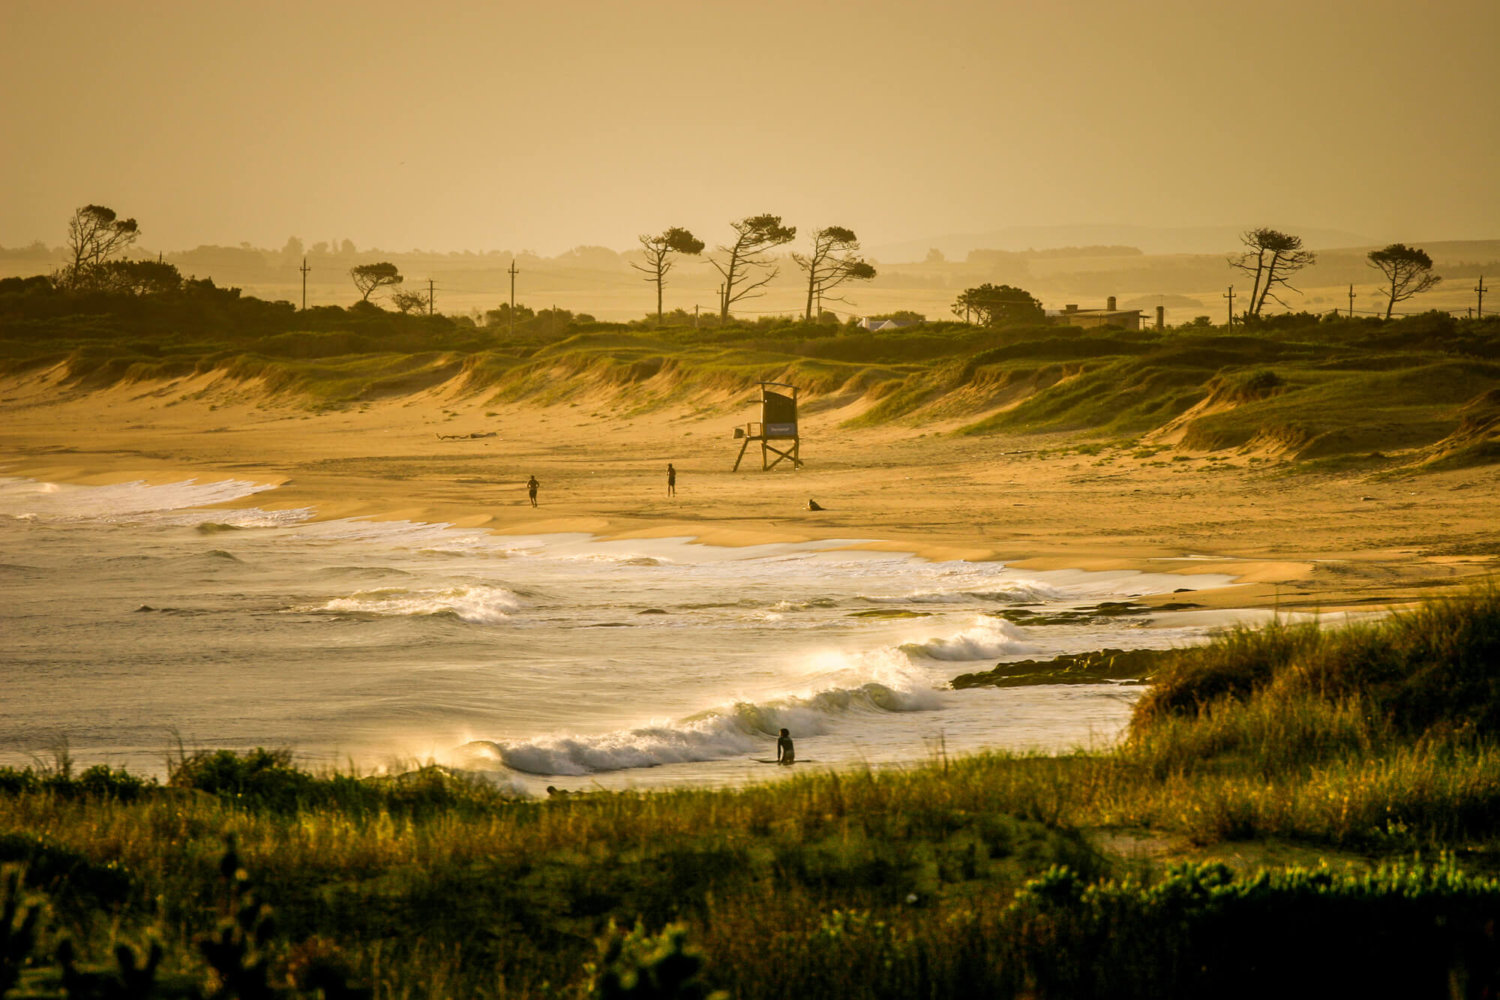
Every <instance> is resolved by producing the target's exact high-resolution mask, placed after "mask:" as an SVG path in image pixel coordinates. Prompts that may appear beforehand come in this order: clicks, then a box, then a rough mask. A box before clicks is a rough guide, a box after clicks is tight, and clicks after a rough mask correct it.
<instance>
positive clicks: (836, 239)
mask: <svg viewBox="0 0 1500 1000" xmlns="http://www.w3.org/2000/svg"><path fill="white" fill-rule="evenodd" d="M792 259H793V260H795V261H796V262H797V266H798V267H800V268H802V270H804V271H806V272H807V312H806V314H805V315H804V317H803V318H804V319H807V320H811V319H812V318H813V301H814V299H816V300H817V301H819V302H821V301H822V299H823V296H824V295H825V294H826V293H828V292H831V291H833V289H835V288H837V287H838V286H840V285H842V284H843V283H844V282H846V281H850V280H861V281H867V280H869V279H870V278H873V277H875V268H874V266H873V265H871V264H870V263H869V262H868V261H865V260H862V259H860V257H859V239H858V237H856V236H855V235H854V230H852V229H845V228H844V227H843V226H828V227H826V228H824V229H819V230H818V231H817V232H815V233H813V248H812V253H810V254H808V255H807V256H805V257H804V256H803V255H802V254H800V253H794V254H792ZM834 301H838V302H842V301H843V299H835V300H834Z"/></svg>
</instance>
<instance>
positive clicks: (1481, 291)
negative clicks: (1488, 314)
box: [1474, 274, 1484, 319]
mask: <svg viewBox="0 0 1500 1000" xmlns="http://www.w3.org/2000/svg"><path fill="white" fill-rule="evenodd" d="M1474 291H1476V292H1478V293H1479V318H1480V319H1484V275H1482V274H1481V275H1480V276H1479V284H1477V285H1475V286H1474Z"/></svg>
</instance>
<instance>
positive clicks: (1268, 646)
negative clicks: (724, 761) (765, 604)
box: [0, 590, 1500, 998]
mask: <svg viewBox="0 0 1500 1000" xmlns="http://www.w3.org/2000/svg"><path fill="white" fill-rule="evenodd" d="M1497 662H1500V593H1497V592H1495V591H1493V590H1490V591H1482V592H1477V593H1471V594H1467V595H1464V596H1461V597H1454V598H1450V599H1446V600H1442V601H1434V602H1429V603H1427V604H1425V605H1423V606H1422V607H1420V608H1419V609H1417V610H1414V611H1411V612H1407V613H1402V614H1398V615H1395V616H1392V617H1391V618H1388V619H1386V620H1383V621H1381V622H1378V623H1375V624H1368V625H1357V626H1349V627H1344V628H1340V629H1334V630H1320V629H1318V628H1316V627H1314V626H1288V625H1274V626H1271V627H1269V628H1266V629H1261V630H1254V631H1252V630H1239V631H1235V632H1232V633H1229V634H1227V635H1225V636H1223V637H1221V638H1219V639H1218V640H1217V641H1215V642H1213V643H1211V644H1209V645H1208V646H1205V647H1201V648H1195V649H1190V650H1185V651H1182V652H1180V653H1179V654H1178V655H1177V656H1176V657H1175V659H1174V661H1173V662H1172V663H1171V664H1169V665H1168V666H1166V667H1165V668H1163V669H1162V670H1161V671H1159V672H1158V673H1157V674H1156V675H1155V677H1154V679H1153V682H1152V685H1151V687H1150V689H1149V690H1148V692H1147V694H1146V696H1145V697H1144V698H1143V699H1142V700H1141V701H1140V703H1139V705H1138V708H1137V709H1136V712H1135V715H1134V718H1133V720H1132V723H1131V727H1130V731H1129V733H1128V736H1127V738H1126V739H1125V740H1124V741H1123V742H1122V744H1121V745H1120V746H1119V747H1118V748H1117V749H1115V750H1113V751H1108V752H1103V753H1097V754H1081V753H1080V754H1074V755H1065V756H1058V757H1042V756H1019V757H1018V756H1010V755H983V756H976V757H970V758H963V759H945V758H941V757H940V758H936V759H934V760H932V761H930V762H929V763H928V764H926V765H924V766H922V767H918V768H914V769H911V770H904V771H879V772H873V771H862V772H846V773H823V774H806V775H799V776H797V777H795V778H792V779H790V780H787V781H785V782H782V783H778V784H773V785H766V786H758V787H753V788H747V789H742V790H736V791H692V790H683V791H675V792H658V793H651V794H637V793H601V794H590V795H582V796H572V797H567V798H563V799H556V800H550V801H541V802H537V801H510V800H507V799H504V798H502V797H500V796H499V795H498V794H497V793H495V792H494V791H492V790H490V789H489V788H488V787H487V786H484V785H482V784H475V783H471V782H469V781H466V780H465V779H464V778H463V777H462V776H458V775H452V774H449V773H446V772H443V771H441V770H439V769H435V768H428V769H424V770H420V771H416V772H414V773H412V774H409V775H405V776H403V777H401V778H399V779H392V778H383V779H359V778H356V777H353V776H347V775H330V776H323V777H315V776H312V775H308V774H306V773H304V772H301V771H298V770H297V769H296V768H295V767H294V766H293V765H292V763H291V761H290V760H289V759H288V758H287V757H286V756H285V755H283V754H277V753H267V752H257V753H254V754H250V755H243V756H241V755H235V754H232V753H229V752H218V753H203V754H199V755H196V756H192V757H187V758H184V759H182V760H180V761H179V762H178V764H177V766H176V768H175V770H174V773H173V777H172V779H171V782H170V784H169V785H167V786H165V787H163V786H157V785H156V784H154V783H152V782H141V781H139V780H136V779H134V778H131V777H130V776H128V775H124V774H121V773H119V772H110V771H108V770H107V769H105V768H94V769H92V770H90V771H87V772H85V773H83V774H81V775H76V776H74V775H72V774H71V773H70V772H69V770H68V768H67V767H66V761H65V760H63V761H60V762H59V765H58V766H55V767H53V768H51V769H49V770H47V771H45V772H38V771H33V770H28V771H22V772H16V771H7V772H3V773H0V858H3V859H4V860H5V861H6V862H8V863H10V864H11V865H16V866H20V867H19V868H17V869H15V870H18V871H21V872H24V877H23V879H22V882H21V885H20V886H18V887H17V888H16V889H15V890H14V891H13V893H12V895H13V896H15V897H18V898H20V899H22V900H23V903H24V905H23V906H22V907H21V908H20V909H19V910H16V909H14V908H13V909H12V911H10V912H9V915H8V916H7V917H6V923H7V925H8V926H10V927H12V928H14V929H15V931H16V932H17V933H16V934H13V935H12V937H11V939H10V941H11V943H10V944H8V945H7V948H9V949H10V950H9V951H8V952H7V953H6V957H5V958H4V959H3V961H4V962H6V963H9V964H8V965H7V966H6V968H7V969H8V970H9V972H7V974H11V973H14V974H16V975H19V976H20V977H21V980H22V983H23V986H25V987H26V990H27V991H29V993H23V994H22V995H60V990H61V989H62V981H61V979H60V978H59V977H60V976H62V975H63V966H62V965H59V963H58V962H57V960H56V959H55V958H54V956H56V955H57V949H58V947H59V946H60V943H61V942H62V941H63V940H64V939H66V940H68V941H70V942H72V944H71V945H70V946H69V947H71V948H72V949H73V954H74V956H75V960H74V961H75V966H76V967H77V968H78V969H84V970H93V972H94V973H96V974H99V975H105V976H108V977H114V978H116V979H118V978H121V976H122V973H121V971H120V967H119V965H118V962H119V961H120V960H119V959H118V958H115V959H112V958H111V957H110V951H109V949H110V946H111V945H112V944H115V943H119V942H125V943H128V944H130V945H132V946H135V947H137V948H138V949H139V950H138V951H137V952H133V953H132V954H139V955H144V954H146V951H145V949H146V948H147V945H148V943H149V942H151V941H156V942H159V944H160V945H161V949H162V955H163V958H162V961H161V965H160V967H159V969H158V970H157V972H156V975H157V978H158V980H159V981H160V982H159V985H160V987H161V989H160V990H159V991H158V992H159V993H161V994H162V995H192V992H191V991H192V990H195V989H210V988H212V987H214V986H215V985H216V984H217V985H224V984H226V983H229V984H231V985H233V984H234V983H238V984H239V985H238V986H233V988H232V989H228V991H227V992H221V993H220V994H218V995H235V996H252V995H256V996H268V995H273V993H274V992H275V991H277V990H279V991H281V993H280V995H305V996H313V995H316V994H317V992H318V991H319V990H320V989H321V990H322V992H323V995H324V996H333V995H341V996H342V995H356V993H351V992H349V991H351V990H356V991H357V990H364V989H368V990H373V991H374V993H375V995H378V996H382V997H384V996H391V997H395V996H435V997H437V996H443V997H446V996H464V997H468V996H524V997H531V996H536V997H542V996H559V995H584V994H589V993H592V995H599V996H608V995H624V994H620V993H611V992H610V989H611V988H613V987H619V986H620V985H621V983H622V982H625V981H629V980H632V978H638V979H639V980H640V981H642V982H645V983H647V984H648V985H649V986H651V987H652V990H648V991H646V992H642V993H637V994H631V995H638V996H693V995H702V990H703V989H706V988H709V987H713V988H720V989H725V990H727V991H728V992H729V994H730V995H732V996H736V997H745V998H751V997H767V998H770V997H783V996H787V995H792V994H797V993H800V994H803V995H808V996H819V997H824V996H832V997H887V996H889V997H909V996H941V997H962V996H972V995H976V991H977V992H981V993H986V994H993V995H996V996H1002V997H1003V996H1044V997H1074V996H1104V995H1109V996H1140V997H1151V996H1163V995H1224V994H1225V992H1226V991H1227V993H1228V995H1254V994H1255V991H1257V990H1267V989H1271V988H1273V987H1277V986H1280V987H1282V988H1284V987H1285V984H1286V983H1287V982H1288V981H1289V980H1288V977H1289V976H1292V975H1293V974H1295V975H1297V976H1298V977H1300V978H1298V979H1296V980H1291V981H1295V982H1298V983H1304V984H1307V985H1308V986H1309V988H1327V989H1335V988H1337V989H1341V990H1356V989H1362V990H1367V991H1373V992H1375V993H1380V994H1384V995H1391V994H1390V993H1389V990H1391V989H1393V988H1395V989H1397V991H1398V992H1401V991H1406V992H1405V994H1404V995H1431V994H1434V993H1436V992H1441V991H1443V990H1445V989H1447V988H1448V987H1449V985H1450V984H1454V983H1456V984H1458V986H1457V989H1458V991H1459V992H1458V993H1457V994H1455V995H1473V996H1478V995H1483V993H1482V991H1483V990H1484V989H1489V988H1493V986H1494V985H1495V984H1496V982H1497V976H1500V948H1497V942H1496V940H1495V938H1494V936H1493V934H1492V933H1491V932H1489V931H1487V930H1486V928H1487V927H1492V926H1493V923H1494V921H1495V920H1496V918H1497V917H1500V883H1497V882H1496V881H1494V880H1493V879H1492V878H1490V877H1489V876H1488V875H1487V874H1485V873H1486V872H1488V871H1490V870H1491V869H1492V868H1493V867H1494V865H1493V861H1492V852H1493V851H1494V849H1495V848H1496V847H1497V846H1500V841H1497V839H1496V833H1495V831H1496V829H1497V828H1500V826H1497V821H1500V745H1497V744H1496V742H1495V738H1494V732H1495V726H1494V723H1495V719H1496V716H1497V714H1500V682H1497V681H1496V680H1495V664H1496V663H1497ZM1122 835H1124V836H1126V837H1127V839H1130V838H1132V837H1133V838H1140V837H1149V838H1152V839H1154V840H1155V841H1157V842H1160V843H1163V844H1168V845H1172V846H1171V847H1170V848H1169V849H1168V850H1167V852H1166V853H1165V854H1161V855H1158V856H1156V857H1155V858H1154V859H1152V860H1142V859H1140V858H1135V859H1131V858H1130V857H1128V856H1121V855H1117V854H1114V853H1112V852H1111V850H1110V847H1109V845H1111V844H1113V843H1117V842H1118V840H1119V838H1120V837H1121V836H1122ZM229 843H232V844H233V845H234V846H233V850H234V855H233V857H232V858H231V859H230V862H229V863H228V865H227V867H226V866H225V862H224V855H225V851H226V844H229ZM1274 845H1283V846H1281V847H1279V848H1278V847H1275V846H1274ZM1251 848H1253V849H1254V850H1256V851H1259V852H1261V853H1263V854H1265V855H1267V856H1269V855H1273V854H1275V853H1277V852H1278V851H1280V852H1282V853H1285V852H1288V851H1292V852H1301V853H1302V855H1303V856H1309V852H1312V853H1313V854H1316V855H1322V856H1325V857H1330V858H1332V859H1334V861H1335V863H1334V864H1333V866H1331V867H1318V866H1314V867H1311V868H1308V867H1302V866H1299V865H1297V864H1293V865H1290V866H1277V867H1273V868H1271V869H1269V870H1250V869H1244V870H1239V871H1235V870H1233V869H1231V868H1229V867H1226V866H1225V865H1224V864H1222V863H1220V862H1219V861H1216V860H1215V859H1216V858H1225V857H1230V856H1232V855H1234V854H1236V853H1241V852H1244V851H1245V850H1247V849H1251ZM1413 858H1416V859H1417V860H1415V861H1413V860H1411V859H1413ZM1455 858H1462V859H1463V860H1462V863H1461V864H1460V863H1458V862H1455V860H1454V859H1455ZM1174 859H1176V860H1174ZM1441 859H1446V860H1441ZM240 868H243V871H244V872H245V874H244V875H243V876H236V875H234V872H235V871H236V870H238V869H240ZM1462 868H1469V869H1471V870H1474V871H1476V872H1478V874H1474V875H1469V874H1465V873H1464V872H1463V870H1462ZM226 872H227V873H228V874H227V875H226V874H225V873H226ZM26 906H33V907H38V908H39V909H38V912H39V913H42V914H44V917H43V918H42V919H40V920H39V921H38V922H37V923H36V924H35V925H34V926H33V927H32V934H31V937H30V938H27V935H26V934H25V933H24V932H25V926H24V915H25V907H26ZM268 918H269V921H268ZM637 923H639V925H640V930H638V931H636V932H634V933H632V934H630V935H626V933H625V932H626V930H628V929H629V928H631V927H634V926H636V925H637ZM612 927H613V928H616V930H611V928H612ZM236 928H238V929H237V930H236ZM3 930H4V928H0V931H3ZM18 942H19V944H18ZM215 942H218V943H219V944H224V942H229V944H230V945H235V947H232V948H229V951H228V952H226V951H225V950H224V949H223V948H219V947H216V946H215ZM235 942H239V944H237V945H236V944H235ZM20 944H24V945H25V947H24V948H20ZM226 947H227V946H226ZM235 948H238V949H239V950H235ZM600 948H603V949H604V951H602V952H601V951H600ZM18 949H19V951H18ZM226 955H228V956H229V957H227V958H226ZM695 955H696V956H697V957H694V956H695ZM130 961H131V962H135V961H136V959H133V958H132V959H131V960H130ZM700 965H701V968H700ZM132 968H134V966H132ZM127 971H128V970H127ZM674 976H675V977H677V980H682V981H681V982H677V981H676V980H674ZM257 977H258V978H257ZM126 978H128V977H126ZM0 981H3V980H0ZM674 982H676V985H675V986H674V985H673V983H674ZM319 983H321V984H322V985H321V986H319V985H318V984H319ZM247 984H248V985H247ZM257 984H258V985H257ZM611 984H613V987H612V986H611ZM653 984H654V985H653ZM1393 984H1394V985H1393ZM257 989H259V990H262V992H256V990H257ZM174 990H176V991H177V992H175V993H174V992H172V991H174ZM266 991H270V992H266ZM340 991H343V992H340ZM695 991H696V992H695ZM73 995H77V994H73ZM135 995H144V994H135Z"/></svg>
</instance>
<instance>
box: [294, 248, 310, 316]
mask: <svg viewBox="0 0 1500 1000" xmlns="http://www.w3.org/2000/svg"><path fill="white" fill-rule="evenodd" d="M297 270H299V271H301V272H302V311H303V312H307V272H308V271H311V270H312V268H310V267H308V266H307V258H306V257H303V258H302V266H301V267H299V268H297Z"/></svg>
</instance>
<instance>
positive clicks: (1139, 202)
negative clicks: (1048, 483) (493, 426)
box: [0, 0, 1500, 254]
mask: <svg viewBox="0 0 1500 1000" xmlns="http://www.w3.org/2000/svg"><path fill="white" fill-rule="evenodd" d="M0 87H3V93H4V95H5V96H4V100H3V101H0V136H3V137H4V138H3V140H0V142H3V145H0V150H3V152H0V192H3V194H0V245H3V246H11V247H14V246H19V245H23V244H25V243H29V242H31V241H33V240H38V239H39V240H43V241H46V242H48V243H52V244H59V243H61V242H62V239H63V235H64V229H65V224H66V221H67V218H68V216H69V215H70V214H71V213H72V211H73V209H74V208H76V207H77V206H80V205H83V204H86V203H100V204H105V205H109V206H110V207H113V208H115V209H116V210H118V211H119V212H120V213H121V214H123V215H130V216H134V217H135V218H136V219H137V220H139V222H140V224H141V230H142V238H141V244H140V245H141V246H143V247H150V248H152V249H166V250H172V249H181V248H188V247H193V246H197V245H199V244H204V243H218V244H231V245H232V244H236V243H239V242H241V241H248V242H249V243H251V244H253V245H256V246H269V247H279V246H281V245H282V244H283V243H285V242H286V239H287V237H289V236H293V235H296V236H299V237H301V238H302V239H304V240H305V241H307V242H308V243H309V244H311V243H313V242H316V241H319V240H342V239H346V238H347V239H351V240H353V241H354V242H355V244H357V245H358V246H359V247H361V248H365V247H372V246H373V247H380V248H383V249H388V250H408V249H414V248H423V249H437V250H450V249H473V250H494V249H513V250H522V249H530V250H535V251H537V252H541V253H544V254H553V253H557V252H560V251H562V250H565V249H567V248H570V247H573V246H576V245H580V244H599V245H604V246H609V247H612V248H615V249H624V248H625V247H627V246H631V245H633V244H634V239H635V236H636V234H639V233H646V232H659V231H661V230H662V229H664V228H666V227H668V226H674V225H678V226H686V227H688V228H690V229H692V230H693V231H694V232H695V233H697V234H698V236H699V237H701V238H703V239H704V240H706V241H707V242H709V243H710V245H712V244H714V243H716V242H722V241H724V240H725V238H726V236H727V235H728V226H727V224H728V222H729V221H730V220H731V219H737V218H741V217H743V216H745V215H750V214H758V213H761V212H772V213H776V214H780V215H782V216H783V217H784V219H785V221H786V222H787V223H788V224H793V225H797V226H800V227H802V228H803V229H804V231H810V230H812V229H815V228H818V227H822V226H827V225H843V226H848V227H850V228H853V229H854V230H855V231H856V232H857V233H859V235H860V236H861V237H862V238H863V239H864V242H865V245H866V246H867V247H868V246H872V245H878V244H880V243H882V242H894V241H900V240H909V239H923V238H926V237H929V236H938V235H941V234H945V233H955V232H964V233H970V232H983V231H986V230H992V229H999V228H1002V227H1006V226H1015V225H1062V224H1083V223H1108V224H1135V225H1151V226H1168V227H1177V226H1208V225H1230V226H1238V227H1247V226H1251V225H1275V226H1281V227H1284V228H1289V229H1293V230H1294V231H1295V229H1296V227H1322V228H1332V229H1339V230H1344V231H1349V232H1354V233H1359V234H1363V235H1367V236H1369V237H1370V238H1371V239H1372V240H1375V241H1379V242H1387V241H1394V240H1402V241H1407V242H1420V241H1424V240H1439V239H1462V238H1493V237H1500V3H1497V2H1495V0H1462V2H1459V0H1434V2H1432V3H1427V4H1419V3H1417V2H1415V0H1401V2H1397V0H1357V2H1356V0H1349V2H1342V0H1340V2H1324V0H1304V2H1300V3H1294V2H1286V0H1256V2H1254V3H1251V2H1248V0H1246V2H1236V3H1228V2H1218V0H1199V2H1179V0H1131V2H1125V0H1111V2H1103V0H1053V2H1035V0H1029V2H1025V3H1022V2H1013V0H991V2H982V0H970V2H942V0H936V2H905V0H902V2H897V0H861V2H850V3H845V2H842V0H836V2H830V0H761V2H736V3H728V2H719V0H695V2H690V0H682V2H679V0H629V2H619V0H526V2H512V0H494V2H442V0H438V2H427V3H421V4H417V3H395V2H386V0H363V2H347V3H346V2H326V0H297V2H285V3H283V2H265V0H256V2H227V0H207V2H206V0H192V2H152V0H133V2H129V3H122V2H118V0H109V2H101V0H0Z"/></svg>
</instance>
